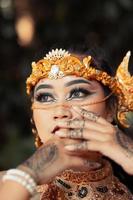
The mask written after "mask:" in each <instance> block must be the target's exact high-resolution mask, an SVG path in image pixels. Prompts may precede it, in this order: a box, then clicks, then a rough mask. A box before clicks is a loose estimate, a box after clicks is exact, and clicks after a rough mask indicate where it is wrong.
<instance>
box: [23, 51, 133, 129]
mask: <svg viewBox="0 0 133 200" xmlns="http://www.w3.org/2000/svg"><path fill="white" fill-rule="evenodd" d="M130 54H131V53H130V51H129V52H128V53H127V54H126V56H125V57H124V59H123V61H122V62H121V64H120V65H119V67H118V69H117V71H116V75H115V76H114V77H112V76H110V75H108V74H107V73H106V72H104V71H101V70H97V69H95V67H93V65H92V57H91V56H87V57H84V58H83V60H82V61H81V60H80V59H79V58H78V57H76V56H74V55H71V54H70V53H68V51H65V50H62V49H56V50H52V51H51V52H49V53H48V54H46V56H45V57H44V58H43V59H41V60H39V61H38V62H37V63H36V62H33V63H32V73H31V75H30V76H29V77H28V78H27V81H26V84H27V94H30V93H31V90H32V88H33V87H34V86H35V85H36V84H37V82H38V81H39V80H40V79H42V78H49V79H58V78H62V77H64V76H67V75H75V76H78V77H83V78H86V79H94V80H97V81H100V82H101V83H102V84H103V85H105V86H108V87H109V88H110V89H111V91H112V92H113V93H114V94H116V95H117V97H118V114H117V116H118V120H119V121H120V123H121V124H122V125H123V126H125V127H128V124H127V120H126V113H127V112H128V111H133V76H131V75H130V73H129V72H128V62H129V58H130Z"/></svg>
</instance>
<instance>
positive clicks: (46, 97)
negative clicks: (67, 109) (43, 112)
mask: <svg viewBox="0 0 133 200" xmlns="http://www.w3.org/2000/svg"><path fill="white" fill-rule="evenodd" d="M35 99H36V101H39V102H42V103H45V102H53V101H55V98H54V97H53V95H52V94H50V93H39V94H36V96H35Z"/></svg>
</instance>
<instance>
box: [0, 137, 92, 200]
mask: <svg viewBox="0 0 133 200" xmlns="http://www.w3.org/2000/svg"><path fill="white" fill-rule="evenodd" d="M72 141H73V140H70V139H69V140H66V139H59V138H57V137H55V138H54V142H53V141H52V140H51V141H49V142H48V143H47V144H45V145H44V146H42V147H40V148H39V149H38V150H37V151H36V152H35V153H34V154H33V155H32V156H31V157H30V158H29V159H28V160H26V161H25V162H24V163H22V164H21V165H19V166H18V167H17V168H18V169H20V170H22V171H24V172H26V173H28V174H30V176H31V177H33V178H34V180H35V181H36V183H37V184H44V183H48V182H49V181H50V180H52V179H53V178H54V177H55V176H56V175H57V174H59V173H61V172H62V171H64V170H65V169H68V168H75V167H76V168H78V167H79V168H81V167H82V166H87V167H89V162H85V161H86V160H85V159H83V158H81V157H76V156H73V155H72V154H68V152H67V151H66V150H65V148H64V146H65V145H66V144H68V143H70V142H72ZM73 142H74V141H73ZM70 160H71V162H70ZM91 164H92V163H91ZM10 199H13V200H18V199H19V200H29V199H30V194H29V192H28V191H27V190H26V188H25V187H23V186H22V185H21V184H19V183H17V182H15V181H11V180H6V181H5V182H4V183H2V186H1V188H0V200H10Z"/></svg>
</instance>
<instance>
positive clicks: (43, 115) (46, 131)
mask: <svg viewBox="0 0 133 200" xmlns="http://www.w3.org/2000/svg"><path fill="white" fill-rule="evenodd" d="M33 118H34V122H35V126H36V128H37V132H38V135H39V137H40V139H41V141H42V142H43V143H44V142H47V141H48V140H49V139H51V138H52V137H53V135H52V134H51V133H50V131H51V126H52V120H50V116H49V114H48V113H47V112H45V111H41V110H34V111H33Z"/></svg>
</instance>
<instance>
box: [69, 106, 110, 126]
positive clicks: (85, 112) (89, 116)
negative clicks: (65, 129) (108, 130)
mask: <svg viewBox="0 0 133 200" xmlns="http://www.w3.org/2000/svg"><path fill="white" fill-rule="evenodd" d="M72 108H73V109H74V110H75V111H76V112H77V113H78V114H80V115H81V116H83V117H85V118H87V119H89V120H91V121H94V122H98V123H101V124H107V123H108V122H107V121H106V120H105V119H104V118H103V117H101V116H100V115H99V114H98V113H95V112H92V111H88V110H86V109H84V108H81V107H79V106H73V107H72Z"/></svg>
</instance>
